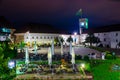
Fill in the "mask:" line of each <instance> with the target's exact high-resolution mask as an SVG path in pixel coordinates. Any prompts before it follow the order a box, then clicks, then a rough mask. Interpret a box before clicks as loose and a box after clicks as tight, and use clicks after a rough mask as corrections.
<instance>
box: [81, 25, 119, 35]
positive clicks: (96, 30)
mask: <svg viewBox="0 0 120 80" xmlns="http://www.w3.org/2000/svg"><path fill="white" fill-rule="evenodd" d="M112 31H120V24H114V25H107V26H102V27H96V28H89V29H87V30H83V33H102V32H112Z"/></svg>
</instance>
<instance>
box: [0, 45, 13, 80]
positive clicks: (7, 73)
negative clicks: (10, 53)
mask: <svg viewBox="0 0 120 80" xmlns="http://www.w3.org/2000/svg"><path fill="white" fill-rule="evenodd" d="M3 52H4V49H3V48H2V47H1V46H0V79H2V80H12V79H13V78H14V77H15V69H9V68H8V61H9V60H10V58H9V57H7V58H5V56H4V53H3Z"/></svg>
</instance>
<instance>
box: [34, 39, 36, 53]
mask: <svg viewBox="0 0 120 80" xmlns="http://www.w3.org/2000/svg"><path fill="white" fill-rule="evenodd" d="M34 53H35V54H37V44H36V41H35V42H34Z"/></svg>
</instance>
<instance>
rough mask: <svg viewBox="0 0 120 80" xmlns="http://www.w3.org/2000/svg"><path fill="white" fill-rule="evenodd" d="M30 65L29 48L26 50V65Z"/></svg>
mask: <svg viewBox="0 0 120 80" xmlns="http://www.w3.org/2000/svg"><path fill="white" fill-rule="evenodd" d="M28 63H29V54H28V48H27V47H26V48H25V64H28Z"/></svg>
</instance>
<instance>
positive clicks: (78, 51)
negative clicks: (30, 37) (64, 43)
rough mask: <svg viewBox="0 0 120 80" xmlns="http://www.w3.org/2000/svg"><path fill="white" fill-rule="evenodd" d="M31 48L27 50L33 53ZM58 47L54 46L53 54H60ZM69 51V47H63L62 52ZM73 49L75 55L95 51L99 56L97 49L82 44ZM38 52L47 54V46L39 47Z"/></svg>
mask: <svg viewBox="0 0 120 80" xmlns="http://www.w3.org/2000/svg"><path fill="white" fill-rule="evenodd" d="M32 50H33V49H30V50H29V53H34V51H32ZM60 50H61V49H60V47H59V48H58V47H57V48H55V54H60ZM69 51H70V48H69V47H64V48H63V52H64V53H68V52H69ZM74 51H75V54H76V55H81V56H84V55H87V54H90V53H96V54H98V55H97V56H100V53H101V52H99V51H97V50H94V49H90V48H86V47H83V46H80V47H74ZM37 52H38V53H39V54H41V53H42V54H47V53H48V48H41V49H40V50H38V51H37Z"/></svg>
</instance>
